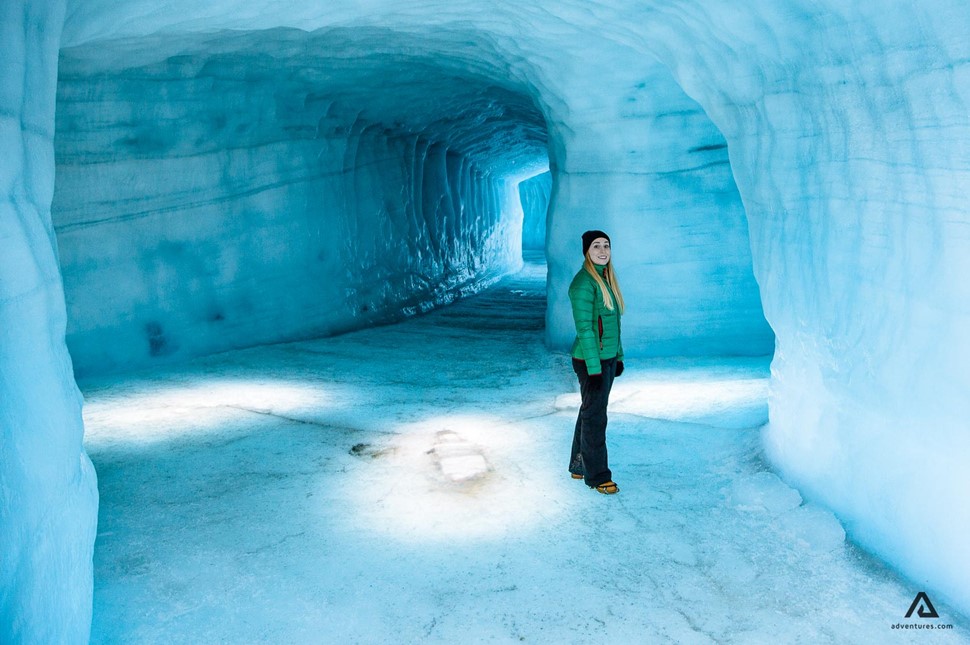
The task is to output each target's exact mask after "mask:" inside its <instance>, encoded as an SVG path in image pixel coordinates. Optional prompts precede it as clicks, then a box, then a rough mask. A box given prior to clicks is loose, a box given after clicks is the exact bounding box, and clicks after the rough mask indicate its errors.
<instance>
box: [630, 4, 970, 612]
mask: <svg viewBox="0 0 970 645" xmlns="http://www.w3.org/2000/svg"><path fill="white" fill-rule="evenodd" d="M709 9H710V10H709V11H706V12H704V13H697V14H694V15H691V16H690V17H688V18H687V19H684V20H682V18H683V16H680V17H679V18H674V17H673V16H671V17H669V18H664V19H663V20H662V21H660V22H657V23H654V24H653V28H652V29H650V30H648V31H647V33H645V34H644V37H645V38H648V39H649V38H651V37H652V36H654V35H655V36H658V37H659V36H662V37H663V38H664V40H665V42H666V45H665V51H662V52H659V53H660V55H661V56H662V57H663V58H664V60H666V61H667V62H668V63H669V64H670V65H671V66H672V68H673V69H674V70H675V75H676V76H677V78H678V79H679V81H680V82H681V83H682V84H683V85H684V87H685V89H687V91H688V92H689V93H691V94H692V95H693V96H694V97H695V98H697V100H698V101H699V102H700V103H701V104H702V105H704V106H705V109H706V110H707V112H708V114H710V115H711V117H712V118H713V119H714V121H715V123H717V125H718V126H719V127H720V129H721V130H722V132H724V133H725V135H726V138H727V141H728V146H729V150H730V153H731V165H732V168H733V170H734V174H735V177H736V179H737V183H738V187H739V189H740V191H741V195H742V197H743V199H744V203H745V208H746V210H747V214H748V218H749V221H750V223H751V240H752V247H753V250H754V260H755V273H756V275H757V276H758V280H759V283H760V285H761V291H762V295H763V301H764V307H765V313H766V316H767V318H768V320H769V321H770V322H771V325H772V327H773V329H774V330H775V332H776V334H777V350H776V353H775V359H774V362H773V365H772V397H771V401H770V418H771V423H770V424H769V426H768V428H767V430H766V434H765V441H766V445H767V449H768V452H769V455H770V457H771V458H772V460H773V461H774V463H775V464H776V465H778V466H779V467H780V468H781V470H782V471H783V473H784V474H785V475H786V476H787V477H788V478H790V480H791V481H793V482H795V483H796V484H797V485H799V486H800V487H801V488H802V490H803V492H804V493H805V494H806V495H807V496H809V497H814V498H816V499H820V500H823V501H824V502H825V503H826V504H828V505H829V506H830V507H831V508H833V509H834V510H835V511H836V512H837V513H838V514H839V516H840V517H841V518H842V519H843V521H844V522H845V524H846V527H847V529H848V531H849V533H850V535H851V536H852V537H853V538H854V539H856V540H858V541H860V542H861V543H862V544H863V545H864V546H866V547H867V548H869V549H871V550H872V551H874V552H876V553H877V554H879V555H881V556H882V557H884V558H886V559H887V560H888V561H889V562H890V563H892V564H893V565H894V566H895V567H897V568H898V569H900V570H901V571H902V572H903V573H904V574H906V575H907V576H909V577H910V578H912V579H913V580H914V581H915V585H914V586H918V587H920V588H923V587H927V588H930V589H933V590H936V591H937V592H939V593H941V594H943V595H944V596H946V597H948V599H949V600H951V601H952V602H954V603H955V604H956V605H957V606H958V607H959V608H961V609H962V610H963V611H964V612H968V611H970V582H968V581H970V550H968V549H967V548H966V536H967V534H968V532H970V506H968V505H967V504H966V500H965V496H966V495H965V492H966V490H967V489H968V486H970V476H968V475H967V473H966V468H965V463H966V461H967V458H968V456H970V434H968V433H967V419H970V397H967V395H966V393H967V392H968V391H970V370H968V369H967V365H968V364H970V341H968V336H967V331H966V330H967V329H970V306H968V303H970V281H968V280H967V279H966V276H967V275H970V209H968V206H967V203H966V199H965V196H966V193H967V189H968V188H970V162H968V157H967V146H966V142H967V141H968V139H970V119H968V116H967V115H968V98H970V96H968V88H970V84H968V82H967V81H968V79H970V63H968V61H970V44H968V41H967V39H966V37H965V34H966V30H967V28H968V27H970V10H968V9H967V7H966V5H965V4H963V3H959V2H946V1H943V2H910V3H870V4H867V5H865V6H862V5H858V6H854V7H853V8H851V9H849V8H847V5H844V4H841V3H835V2H832V3H786V4H785V6H784V7H781V6H780V5H775V4H773V3H769V2H759V3H755V5H753V6H752V7H751V9H750V11H751V14H750V15H749V14H747V12H745V13H743V14H738V13H737V11H736V10H735V9H729V8H727V7H717V8H714V7H709ZM698 42H703V43H705V46H704V47H696V46H694V45H695V44H696V43H698Z"/></svg>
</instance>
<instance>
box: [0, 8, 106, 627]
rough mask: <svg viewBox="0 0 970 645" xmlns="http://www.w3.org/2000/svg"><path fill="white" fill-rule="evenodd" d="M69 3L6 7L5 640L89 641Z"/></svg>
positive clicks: (91, 521)
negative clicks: (68, 298) (66, 284)
mask: <svg viewBox="0 0 970 645" xmlns="http://www.w3.org/2000/svg"><path fill="white" fill-rule="evenodd" d="M63 15H64V2H63V1H51V2H46V3H38V2H30V1H29V0H8V1H6V2H4V3H3V4H2V5H0V42H3V49H4V60H3V62H2V63H0V75H2V82H0V149H2V150H3V151H4V153H3V157H2V161H0V193H2V197H3V199H2V202H0V246H2V247H3V252H2V253H0V642H2V643H9V644H11V645H13V644H16V643H85V642H87V640H88V636H89V631H90V624H91V596H92V574H93V567H92V553H93V549H94V535H95V526H96V524H97V486H96V480H95V474H94V469H93V467H92V466H91V462H90V461H89V460H88V457H87V455H86V454H85V452H84V449H83V447H82V445H81V439H82V435H83V427H82V423H81V396H80V393H79V392H78V389H77V386H76V385H75V383H74V376H73V373H72V370H71V359H70V356H69V355H68V352H67V347H66V345H65V342H64V333H65V324H66V320H65V318H66V316H65V307H64V295H63V291H62V288H61V278H60V273H59V270H58V263H57V253H56V241H55V239H54V233H53V229H52V227H51V218H50V204H51V196H52V194H53V188H54V156H53V136H54V98H55V87H56V82H57V52H58V42H59V39H60V32H61V25H62V23H63Z"/></svg>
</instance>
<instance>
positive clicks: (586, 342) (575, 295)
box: [569, 266, 623, 374]
mask: <svg viewBox="0 0 970 645" xmlns="http://www.w3.org/2000/svg"><path fill="white" fill-rule="evenodd" d="M604 268H605V267H601V266H597V267H596V271H597V272H598V273H599V274H600V276H601V277H602V275H603V270H604ZM604 282H605V281H604ZM606 290H607V291H608V292H609V294H610V298H611V299H612V301H613V309H607V308H606V306H605V305H604V304H603V293H602V292H601V291H600V288H599V287H598V286H597V285H596V282H594V281H593V276H591V275H590V274H589V273H587V272H586V269H580V270H579V273H577V274H576V277H575V278H573V281H572V284H570V285H569V302H570V304H572V307H573V320H574V321H575V322H576V340H575V341H574V342H573V349H572V355H573V358H578V359H579V360H581V361H586V370H587V371H588V373H589V374H599V373H600V372H602V371H603V368H602V366H601V365H600V361H601V360H607V359H610V358H613V357H614V356H615V357H616V359H617V360H620V361H622V360H623V343H621V342H620V312H619V309H618V307H617V306H616V296H614V295H613V290H612V289H610V287H609V284H607V285H606ZM600 321H602V327H601V326H600Z"/></svg>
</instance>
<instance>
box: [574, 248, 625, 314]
mask: <svg viewBox="0 0 970 645" xmlns="http://www.w3.org/2000/svg"><path fill="white" fill-rule="evenodd" d="M583 268H584V269H586V273H588V274H590V275H591V276H593V282H595V283H596V285H597V286H598V287H599V288H600V292H601V293H602V294H603V306H604V307H606V308H607V309H609V310H610V311H612V310H613V302H612V301H611V299H610V294H609V292H608V291H607V290H606V283H609V285H610V289H612V290H613V295H614V296H616V304H617V306H618V307H619V308H620V313H621V314H622V313H623V310H624V306H623V293H622V292H621V291H620V283H619V281H618V280H617V279H616V271H615V270H614V269H613V259H612V258H610V261H609V262H607V263H606V267H605V268H604V269H603V277H605V278H606V282H603V278H601V277H600V274H599V271H597V270H596V265H594V264H593V261H592V260H591V259H589V253H586V258H585V259H584V260H583Z"/></svg>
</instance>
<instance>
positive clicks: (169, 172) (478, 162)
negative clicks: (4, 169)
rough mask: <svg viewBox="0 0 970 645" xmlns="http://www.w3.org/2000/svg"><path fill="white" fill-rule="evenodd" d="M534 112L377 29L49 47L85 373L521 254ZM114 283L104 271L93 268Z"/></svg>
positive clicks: (435, 298) (449, 294)
mask: <svg viewBox="0 0 970 645" xmlns="http://www.w3.org/2000/svg"><path fill="white" fill-rule="evenodd" d="M547 139H548V134H547V127H546V123H545V119H544V116H543V114H542V113H541V112H540V111H539V109H538V108H537V106H536V103H535V100H534V99H533V97H532V96H531V95H530V94H529V88H528V87H527V86H526V85H525V84H524V83H523V82H522V81H521V80H518V79H516V78H513V77H511V76H510V74H509V72H508V70H501V69H497V70H496V69H473V68H470V67H469V65H468V61H467V60H466V59H462V58H460V57H455V56H448V55H442V54H440V53H437V52H433V51H430V52H425V51H423V50H422V47H421V45H420V42H418V43H417V44H416V41H415V37H414V36H413V35H405V34H399V33H395V32H389V31H386V30H366V29H363V30H362V29H357V30H341V29H329V30H322V31H319V32H313V33H308V32H303V31H300V30H294V29H274V30H269V31H262V32H226V33H222V34H207V35H204V36H199V35H194V36H181V37H173V38H169V37H165V38H158V39H156V38H152V37H147V38H137V39H126V40H119V41H111V42H108V43H105V42H98V43H95V44H90V45H86V46H79V47H74V48H69V49H65V50H62V51H61V54H60V66H59V80H58V98H57V108H56V135H55V156H56V182H55V192H54V201H53V206H52V214H53V221H54V228H55V231H56V234H57V238H58V245H59V254H60V262H61V269H62V275H63V278H64V286H65V293H66V300H67V308H68V320H69V326H68V334H67V340H68V346H69V348H70V351H71V354H72V357H73V359H74V365H75V371H76V373H77V374H78V375H79V376H81V377H85V376H87V375H95V374H99V373H112V372H121V371H126V370H130V369H134V368H139V367H143V366H147V365H152V364H157V363H161V362H168V361H171V360H180V359H184V358H189V357H192V356H199V355H205V354H209V353H213V352H218V351H224V350H227V349H233V348H238V347H244V346H252V345H258V344H265V343H272V342H281V341H288V340H296V339H300V338H309V337H316V336H326V335H333V334H335V333H340V332H343V331H348V330H351V329H359V328H362V327H366V326H369V325H374V324H380V323H385V322H391V321H394V320H400V319H402V318H403V317H406V316H408V315H411V314H414V313H419V312H424V311H427V310H429V309H430V308H433V307H435V306H438V305H441V304H445V303H448V302H450V301H452V300H454V299H455V298H456V297H459V296H461V295H467V294H469V293H474V292H476V291H477V290H479V289H481V288H482V287H483V286H484V285H487V284H489V283H491V282H493V281H494V280H495V279H496V278H497V276H499V275H501V274H503V273H507V272H508V271H510V270H513V269H515V268H516V267H517V266H519V264H520V263H521V251H520V248H521V244H522V233H521V231H522V225H523V211H522V201H521V197H520V194H519V191H518V184H519V183H520V182H521V181H522V180H523V179H525V178H528V177H531V176H534V175H536V174H537V173H540V172H543V171H547V169H548V167H549V159H548V152H547ZM106 284H110V285H111V288H110V289H105V285H106Z"/></svg>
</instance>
